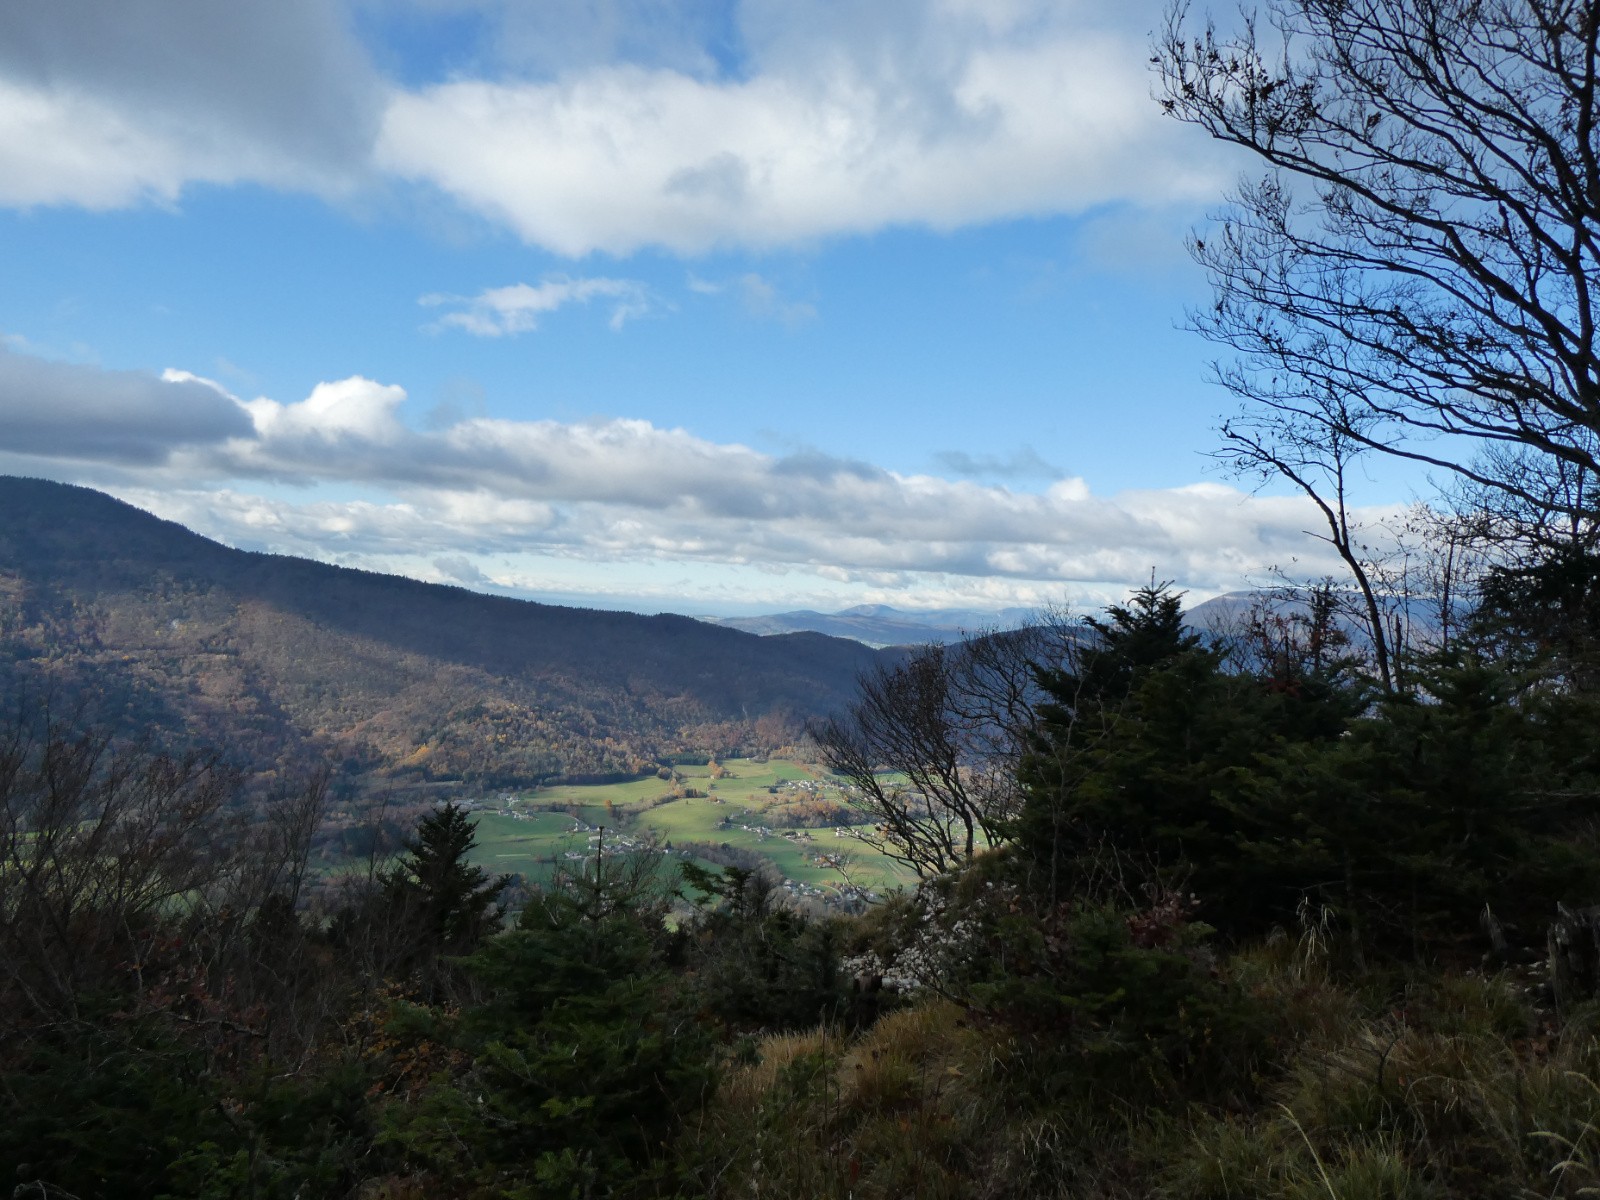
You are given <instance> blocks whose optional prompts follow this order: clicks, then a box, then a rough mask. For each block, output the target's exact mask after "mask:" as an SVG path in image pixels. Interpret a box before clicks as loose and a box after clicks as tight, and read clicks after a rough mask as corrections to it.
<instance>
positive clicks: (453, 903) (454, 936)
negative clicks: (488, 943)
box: [384, 804, 511, 954]
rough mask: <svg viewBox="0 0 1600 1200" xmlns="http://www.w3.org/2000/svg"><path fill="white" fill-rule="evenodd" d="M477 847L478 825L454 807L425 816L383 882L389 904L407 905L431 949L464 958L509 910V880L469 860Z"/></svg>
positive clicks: (509, 878)
mask: <svg viewBox="0 0 1600 1200" xmlns="http://www.w3.org/2000/svg"><path fill="white" fill-rule="evenodd" d="M476 845H477V823H476V822H475V821H473V820H471V819H470V818H469V817H468V816H467V812H466V810H465V809H463V808H461V807H460V806H459V805H456V804H445V805H442V806H440V807H439V808H437V809H435V810H434V811H433V812H432V813H430V814H429V815H428V816H426V817H424V818H423V819H422V820H421V821H420V822H419V823H418V825H417V832H416V836H415V837H413V838H411V839H410V840H408V841H407V842H406V844H405V848H406V854H405V857H404V858H403V859H402V860H401V861H400V865H399V866H398V867H396V868H395V869H394V870H393V871H391V872H390V873H389V874H388V875H387V876H386V877H385V880H384V885H385V886H384V890H385V892H386V893H387V897H388V899H389V900H390V902H391V903H396V904H400V905H403V906H405V908H406V909H407V910H408V911H410V912H411V913H414V914H415V916H416V919H417V920H418V922H419V923H420V928H419V929H418V931H417V932H418V935H419V937H421V938H423V939H426V942H427V946H428V948H429V949H430V950H434V951H439V952H444V953H452V954H464V953H466V952H468V951H470V950H471V949H472V948H473V947H475V946H476V945H477V944H478V943H479V942H481V941H482V940H483V939H484V938H485V937H487V936H488V935H489V934H491V933H493V932H495V931H496V930H497V929H499V928H500V925H501V923H502V922H503V921H504V919H505V909H504V908H502V907H501V906H500V904H499V903H498V901H499V899H500V893H501V892H503V891H504V890H505V889H506V887H507V885H508V884H510V882H511V877H510V876H509V875H501V876H500V877H499V878H497V879H492V880H491V879H490V878H489V876H488V874H487V873H486V872H485V871H484V870H483V868H482V867H476V866H473V865H472V864H471V863H469V862H468V861H467V855H468V854H470V853H471V851H472V848H473V847H474V846H476Z"/></svg>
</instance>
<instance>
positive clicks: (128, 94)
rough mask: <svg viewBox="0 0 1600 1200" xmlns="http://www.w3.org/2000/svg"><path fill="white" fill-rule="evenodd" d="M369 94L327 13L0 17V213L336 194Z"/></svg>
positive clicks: (40, 5) (361, 137)
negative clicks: (247, 186) (210, 189)
mask: <svg viewBox="0 0 1600 1200" xmlns="http://www.w3.org/2000/svg"><path fill="white" fill-rule="evenodd" d="M381 103H382V90H381V88H380V85H379V81H378V77H377V75H376V73H375V72H374V71H373V70H372V69H371V67H370V66H369V65H368V63H367V60H366V56H365V53H364V52H363V51H362V50H361V48H360V47H359V46H358V45H356V43H355V42H354V40H353V39H352V38H351V37H350V36H349V34H348V32H347V31H346V29H345V28H344V24H343V20H342V18H341V17H340V15H339V12H338V9H337V8H336V7H335V6H334V5H333V4H331V3H328V2H327V0H282V2H280V3H275V4H272V5H251V4H220V5H219V4H215V3H212V2H211V0H118V3H116V4H111V5H106V4H102V3H99V2H98V0H10V2H9V3H7V4H4V5H0V203H3V204H8V205H14V206H23V207H27V206H32V205H41V204H69V203H70V204H78V205H82V206H84V207H88V208H111V207H118V206H123V205H127V204H132V203H137V202H140V201H143V200H149V199H154V200H157V201H171V200H173V199H175V198H176V197H177V196H178V195H179V193H180V192H181V191H182V189H183V188H184V187H185V186H186V185H188V184H192V183H196V182H208V183H219V184H231V183H238V182H242V181H262V182H268V183H273V184H277V185H281V186H290V187H297V188H308V189H312V190H318V191H333V190H340V189H342V188H345V187H348V186H349V185H350V184H351V183H352V182H353V180H354V179H355V177H356V176H358V175H359V174H360V173H361V172H363V171H365V170H366V163H367V159H368V157H369V154H370V147H371V144H372V138H373V135H374V132H375V130H376V127H377V120H378V117H379V111H380V105H381Z"/></svg>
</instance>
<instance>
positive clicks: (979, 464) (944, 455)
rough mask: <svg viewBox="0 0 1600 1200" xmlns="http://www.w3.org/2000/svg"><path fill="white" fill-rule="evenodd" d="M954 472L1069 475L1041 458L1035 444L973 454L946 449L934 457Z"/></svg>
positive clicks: (1033, 476) (976, 476)
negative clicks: (1000, 451) (1003, 452)
mask: <svg viewBox="0 0 1600 1200" xmlns="http://www.w3.org/2000/svg"><path fill="white" fill-rule="evenodd" d="M934 459H935V461H936V462H938V464H939V465H940V466H941V467H943V468H944V469H945V470H946V471H947V472H949V473H950V474H952V475H959V476H961V477H962V478H964V479H1000V480H1008V481H1015V480H1022V479H1060V478H1062V476H1063V475H1064V474H1065V472H1063V471H1062V470H1061V468H1060V467H1057V466H1054V465H1053V464H1051V463H1048V462H1046V461H1045V460H1044V459H1043V458H1041V457H1039V452H1038V451H1037V450H1035V449H1034V448H1033V447H1032V446H1020V447H1018V448H1017V449H1016V450H1013V451H1012V452H1011V453H1010V454H969V453H968V452H967V451H965V450H943V451H940V452H939V453H938V454H937V455H935V456H934Z"/></svg>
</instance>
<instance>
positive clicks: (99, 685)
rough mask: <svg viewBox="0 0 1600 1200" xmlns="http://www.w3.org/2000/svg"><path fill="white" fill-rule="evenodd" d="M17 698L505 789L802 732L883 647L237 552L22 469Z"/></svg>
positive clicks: (1, 571) (14, 668)
mask: <svg viewBox="0 0 1600 1200" xmlns="http://www.w3.org/2000/svg"><path fill="white" fill-rule="evenodd" d="M0 514H3V516H0V689H3V693H4V695H6V696H7V697H17V696H23V695H28V696H34V697H41V696H46V695H48V696H50V697H51V702H52V703H53V704H55V705H57V706H66V705H76V704H80V703H87V704H89V706H90V712H89V714H88V715H89V716H90V717H91V718H92V719H95V720H98V721H101V722H111V723H114V724H116V725H118V726H121V727H124V728H127V729H130V730H136V729H140V728H146V727H148V728H152V729H154V730H155V731H157V732H158V733H160V734H163V735H167V736H171V737H175V738H190V739H195V740H203V741H209V742H212V743H216V744H221V745H224V746H226V747H227V748H228V750H229V752H230V753H231V754H233V755H234V756H236V757H239V758H240V759H241V760H243V761H246V762H248V763H250V764H251V765H254V766H262V765H266V764H271V763H278V762H282V761H285V760H293V759H299V758H302V757H304V756H306V755H308V754H316V755H319V756H325V755H327V754H329V753H332V754H333V755H334V757H335V759H336V761H338V762H340V763H341V764H342V769H343V770H344V771H345V772H346V773H347V774H349V775H352V776H357V775H359V776H368V777H372V776H379V777H388V778H391V779H395V778H399V779H404V778H413V779H418V780H426V779H432V780H442V779H463V780H466V781H470V782H478V783H481V784H484V785H486V786H492V785H500V784H505V785H510V784H514V783H523V782H532V781H534V780H537V779H539V778H543V777H549V776H556V775H580V776H581V775H591V774H606V773H615V772H623V771H631V770H634V769H637V768H638V767H640V766H641V765H643V764H644V763H645V762H647V761H649V760H652V759H654V758H656V757H658V756H662V755H666V754H671V753H673V752H677V751H685V750H710V751H726V750H731V749H733V748H735V747H736V746H743V747H745V748H754V747H759V746H760V745H761V744H763V743H765V744H768V745H772V744H778V743H780V742H782V741H783V740H784V739H785V738H786V736H789V734H791V733H792V731H793V730H794V729H795V728H796V727H797V725H798V722H799V720H800V719H802V718H804V717H806V716H809V715H811V714H814V713H818V712H822V711H825V710H827V709H830V708H832V707H834V706H836V705H838V704H839V703H840V702H841V701H843V700H844V699H845V698H846V697H847V696H848V695H849V694H850V691H851V688H852V686H853V681H854V679H855V676H856V674H857V673H858V672H859V671H860V670H862V669H863V668H864V667H866V666H868V665H870V664H871V663H872V662H873V661H874V660H875V658H876V652H874V651H873V650H871V649H869V648H867V647H865V646H863V645H860V644H858V643H855V642H850V641H845V640H842V639H837V638H829V637H824V636H821V635H818V634H794V635H789V636H783V637H765V638H763V637H756V636H753V635H751V634H747V633H742V632H739V631H737V630H733V629H724V628H719V627H717V626H713V625H709V624H705V623H703V622H700V621H695V620H691V619H689V618H687V617H678V616H669V615H661V616H654V617H645V616H639V615H637V614H633V613H621V612H603V611H595V610H589V609H578V608H565V607H557V606H552V605H545V604H536V603H532V602H529V601H523V600H514V599H508V598H502V597H494V596H484V595H480V594H477V593H474V592H469V591H466V590H463V589H460V588H454V587H445V586H439V585H435V584H425V583H418V582H415V581H413V580H409V579H403V578H399V577H395V576H387V575H377V574H373V573H370V572H366V571H358V570H351V569H348V568H342V567H334V566H329V565H326V564H322V563H316V562H311V561H308V560H304V559H296V558H289V557H283V556H278V555H268V554H255V553H249V552H246V551H240V550H233V549H230V548H228V547H226V546H222V545H220V544H218V543H216V542H212V541H209V540H207V539H206V538H203V537H200V536H199V535H197V534H194V533H191V532H190V531H189V530H187V529H184V528H183V527H182V526H179V525H176V524H174V523H172V522H169V521H163V520H160V519H158V518H156V517H153V516H151V515H149V514H148V513H145V512H142V511H140V510H138V509H136V508H133V507H132V506H130V505H127V504H124V503H122V502H120V501H118V500H115V499H112V498H111V497H109V496H106V495H104V494H102V493H99V492H95V491H92V490H90V489H87V488H81V487H72V486H68V485H64V484H58V483H49V482H44V481H41V480H32V479H19V478H10V477H0Z"/></svg>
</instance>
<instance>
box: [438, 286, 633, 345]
mask: <svg viewBox="0 0 1600 1200" xmlns="http://www.w3.org/2000/svg"><path fill="white" fill-rule="evenodd" d="M595 299H605V300H609V301H611V317H610V322H609V323H610V325H611V328H612V329H621V328H622V326H623V325H624V324H626V323H627V322H628V321H630V320H632V319H633V318H635V317H641V316H644V315H645V314H646V313H648V312H649V311H650V292H649V289H648V288H646V287H645V285H644V284H642V283H640V282H638V281H637V280H633V279H606V278H590V279H571V278H568V277H566V276H564V275H557V276H551V277H549V278H546V279H545V280H543V281H542V282H541V283H540V284H539V285H538V286H537V287H534V286H531V285H529V284H526V283H515V284H512V285H511V286H509V287H498V288H489V289H487V290H485V291H482V292H480V293H478V295H476V296H472V297H465V296H448V295H443V294H439V293H435V294H432V295H427V296H423V297H422V298H421V299H420V300H419V301H418V303H419V304H422V305H423V306H424V307H428V308H447V309H450V310H451V311H448V312H446V313H444V314H443V315H442V316H440V318H439V319H438V320H437V321H436V322H434V325H433V328H434V329H436V330H439V329H460V330H462V331H464V332H466V333H470V334H473V335H475V336H477V337H505V336H507V335H510V334H518V333H530V332H532V331H533V330H535V329H537V328H538V327H539V318H540V317H542V316H544V315H546V314H547V313H553V312H555V311H556V310H557V309H559V308H564V307H565V306H567V305H569V304H588V303H589V302H590V301H591V300H595Z"/></svg>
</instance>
